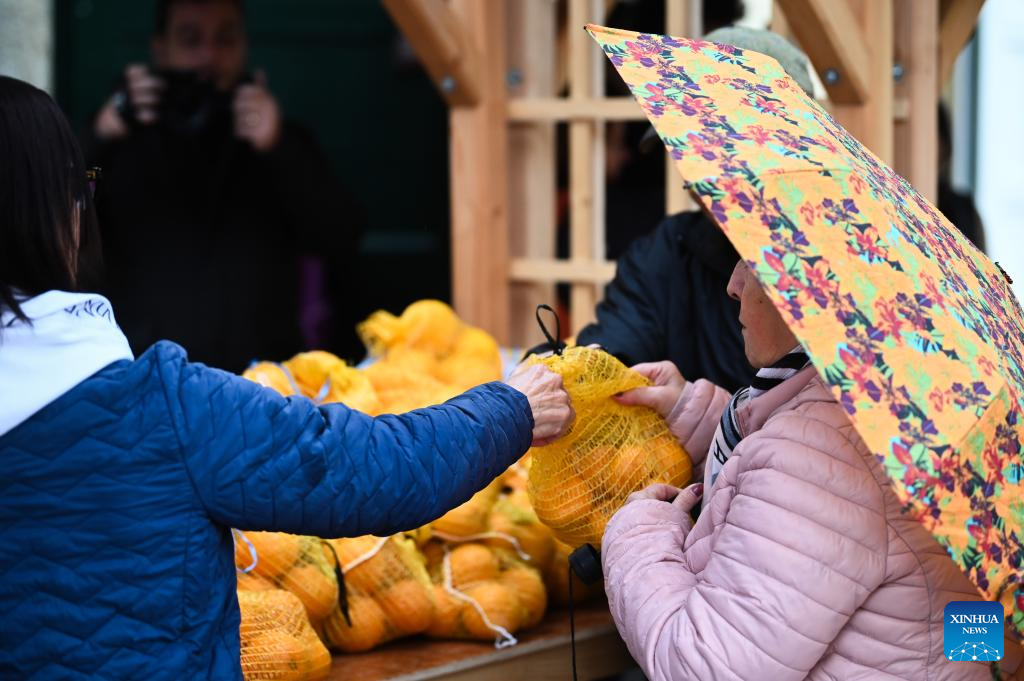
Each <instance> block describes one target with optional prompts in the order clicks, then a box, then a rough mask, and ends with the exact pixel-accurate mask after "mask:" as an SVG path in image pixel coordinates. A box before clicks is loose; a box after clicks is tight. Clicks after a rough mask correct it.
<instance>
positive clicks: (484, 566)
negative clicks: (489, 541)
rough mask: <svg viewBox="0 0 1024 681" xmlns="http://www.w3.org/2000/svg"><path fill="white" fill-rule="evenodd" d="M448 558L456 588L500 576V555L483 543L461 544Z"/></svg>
mask: <svg viewBox="0 0 1024 681" xmlns="http://www.w3.org/2000/svg"><path fill="white" fill-rule="evenodd" d="M448 559H449V561H450V563H451V569H452V585H453V586H454V587H455V588H461V587H463V586H465V585H467V584H472V583H473V582H479V581H482V580H487V579H494V578H496V577H497V576H498V557H497V556H495V555H494V552H493V551H491V550H490V549H489V548H487V547H486V546H484V545H483V544H461V545H460V546H457V547H455V548H454V549H453V550H452V552H451V555H450V556H449V557H448Z"/></svg>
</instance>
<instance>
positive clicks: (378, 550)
mask: <svg viewBox="0 0 1024 681" xmlns="http://www.w3.org/2000/svg"><path fill="white" fill-rule="evenodd" d="M328 544H329V546H330V549H331V553H332V559H333V557H334V556H336V557H337V561H338V562H339V563H340V565H341V569H342V570H343V572H344V575H345V584H346V592H347V599H346V601H347V612H346V611H343V610H342V609H341V608H335V609H334V610H333V611H332V612H331V613H330V615H329V616H328V617H327V618H326V619H325V620H324V621H323V623H322V625H320V627H319V632H320V634H321V636H322V637H323V639H324V641H325V642H326V643H327V644H328V645H329V646H330V647H332V648H336V649H338V650H340V651H342V652H346V653H358V652H363V651H366V650H370V649H371V648H375V647H376V646H378V645H380V644H382V643H385V642H387V641H390V640H393V639H396V638H401V637H404V636H412V635H414V634H419V633H422V632H424V631H425V630H426V629H427V627H429V626H430V622H431V621H432V620H433V618H434V591H433V588H432V586H431V583H430V577H429V576H428V574H427V570H426V565H425V562H424V557H423V554H421V553H420V552H419V550H418V549H417V548H416V544H415V542H414V541H413V539H411V538H410V537H408V536H405V535H394V536H391V537H372V536H364V537H354V538H347V539H331V540H328ZM346 614H347V616H346Z"/></svg>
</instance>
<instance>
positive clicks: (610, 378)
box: [527, 346, 692, 547]
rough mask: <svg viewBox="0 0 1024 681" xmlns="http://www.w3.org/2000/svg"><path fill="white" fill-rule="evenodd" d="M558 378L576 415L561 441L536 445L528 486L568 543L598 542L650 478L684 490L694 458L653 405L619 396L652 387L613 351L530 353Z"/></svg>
mask: <svg viewBox="0 0 1024 681" xmlns="http://www.w3.org/2000/svg"><path fill="white" fill-rule="evenodd" d="M528 361H529V362H530V363H531V364H543V365H544V366H546V367H548V368H549V369H551V370H552V371H554V372H555V373H557V374H559V375H561V377H562V381H563V384H564V385H565V389H566V391H568V393H569V396H570V397H571V398H572V405H573V408H574V409H575V410H576V420H575V422H574V423H573V424H572V426H571V427H570V429H569V431H568V432H567V434H566V435H565V436H564V437H563V438H561V439H560V440H557V441H556V442H554V443H552V444H550V445H547V446H546V447H539V448H535V449H533V450H531V454H532V456H531V464H530V475H529V485H528V488H527V489H528V491H529V495H530V500H531V502H532V503H533V508H534V510H535V511H536V512H537V516H538V517H539V518H540V519H541V520H542V521H543V522H544V523H545V524H546V525H548V526H549V527H551V528H552V529H553V530H554V532H555V535H556V536H557V537H558V538H559V539H561V540H562V541H564V542H565V543H567V544H569V545H571V546H580V545H582V544H586V543H590V544H592V545H594V546H595V547H600V545H601V536H602V535H603V534H604V527H605V525H606V524H607V522H608V520H609V519H610V518H611V516H612V515H613V514H614V513H615V512H616V511H617V510H618V509H619V508H620V507H621V506H622V504H623V503H624V502H625V500H626V497H627V496H628V495H629V494H631V493H632V492H635V491H637V490H640V489H643V488H644V487H647V486H648V485H650V484H651V483H655V482H662V483H667V484H670V485H675V486H678V487H682V486H683V485H685V484H686V483H687V482H688V481H689V480H690V477H691V468H692V464H691V462H690V457H689V456H688V455H687V454H686V452H685V451H684V450H683V448H682V446H681V445H680V444H679V442H678V441H677V440H676V438H675V437H674V436H673V435H672V434H671V433H670V432H669V430H668V425H667V424H666V423H665V420H664V419H663V418H661V416H659V415H658V414H657V413H656V412H655V411H654V410H653V409H648V408H647V407H627V406H623V405H620V404H618V403H617V402H616V401H615V400H613V399H612V397H613V396H614V395H617V394H618V393H621V392H624V391H626V390H631V389H633V388H639V387H641V386H646V385H650V383H649V381H648V380H647V379H646V378H644V377H643V376H641V375H640V374H638V373H636V372H635V371H632V370H630V369H628V368H627V367H626V366H625V365H624V364H622V362H620V361H619V360H617V359H616V358H615V357H613V356H611V355H609V354H608V353H606V352H604V351H602V350H599V349H593V348H586V347H578V346H576V347H570V348H567V349H565V350H564V351H560V353H559V354H552V355H550V356H547V357H531V358H530V359H529V360H528Z"/></svg>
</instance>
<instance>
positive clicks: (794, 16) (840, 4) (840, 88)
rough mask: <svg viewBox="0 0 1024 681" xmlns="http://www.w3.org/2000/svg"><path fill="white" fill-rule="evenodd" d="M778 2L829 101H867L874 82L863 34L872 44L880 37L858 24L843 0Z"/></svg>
mask: <svg viewBox="0 0 1024 681" xmlns="http://www.w3.org/2000/svg"><path fill="white" fill-rule="evenodd" d="M778 5H779V7H781V8H782V11H783V12H785V14H786V20H787V21H788V24H789V28H790V29H791V30H792V31H793V35H795V36H796V38H797V41H798V42H799V43H800V46H801V47H802V48H803V49H804V51H805V52H806V53H807V56H808V57H809V58H810V60H811V63H812V64H813V65H814V68H815V69H817V71H818V73H819V74H820V75H821V77H822V79H823V80H824V83H825V88H826V89H827V90H828V94H829V97H830V98H831V99H832V101H834V102H836V103H837V104H861V103H863V102H865V101H867V99H868V97H869V92H870V90H871V88H872V87H873V84H872V83H871V75H870V69H869V67H868V61H869V56H868V53H869V49H868V44H867V42H866V41H865V36H866V35H870V36H871V44H872V46H874V45H875V43H876V42H877V41H878V40H879V39H880V37H879V36H876V35H872V34H871V33H869V32H867V31H864V30H863V29H862V28H861V24H860V22H858V21H857V19H856V16H855V14H854V12H853V11H852V10H851V8H850V6H849V5H848V4H847V3H846V2H844V0H778ZM830 76H832V77H830Z"/></svg>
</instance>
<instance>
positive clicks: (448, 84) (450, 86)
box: [441, 76, 456, 92]
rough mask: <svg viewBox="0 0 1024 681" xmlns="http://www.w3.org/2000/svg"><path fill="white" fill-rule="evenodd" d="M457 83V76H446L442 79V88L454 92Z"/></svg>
mask: <svg viewBox="0 0 1024 681" xmlns="http://www.w3.org/2000/svg"><path fill="white" fill-rule="evenodd" d="M455 85H456V83H455V78H454V77H452V76H445V77H444V78H442V79H441V89H442V90H444V91H445V92H454V91H455Z"/></svg>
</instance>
